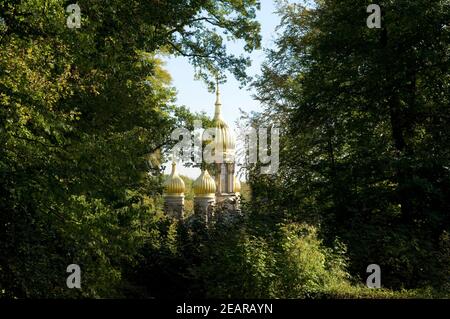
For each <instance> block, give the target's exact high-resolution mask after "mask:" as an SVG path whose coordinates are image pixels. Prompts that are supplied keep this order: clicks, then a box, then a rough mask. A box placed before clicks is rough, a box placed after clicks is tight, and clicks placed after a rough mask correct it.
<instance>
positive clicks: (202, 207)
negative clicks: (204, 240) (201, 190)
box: [194, 196, 216, 224]
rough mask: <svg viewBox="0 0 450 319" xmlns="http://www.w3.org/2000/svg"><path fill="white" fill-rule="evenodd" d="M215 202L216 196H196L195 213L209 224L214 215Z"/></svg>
mask: <svg viewBox="0 0 450 319" xmlns="http://www.w3.org/2000/svg"><path fill="white" fill-rule="evenodd" d="M215 204H216V199H215V196H196V197H195V198H194V211H195V215H196V216H198V217H199V218H200V219H201V220H202V221H204V222H205V223H206V224H209V223H210V222H211V221H212V219H213V217H214V208H215Z"/></svg>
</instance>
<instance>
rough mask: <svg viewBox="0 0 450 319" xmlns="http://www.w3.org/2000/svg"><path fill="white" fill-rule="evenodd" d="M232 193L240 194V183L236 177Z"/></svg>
mask: <svg viewBox="0 0 450 319" xmlns="http://www.w3.org/2000/svg"><path fill="white" fill-rule="evenodd" d="M234 192H235V193H240V192H241V182H240V181H239V179H238V178H236V177H235V178H234Z"/></svg>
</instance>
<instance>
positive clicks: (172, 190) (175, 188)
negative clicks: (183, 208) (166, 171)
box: [164, 162, 186, 195]
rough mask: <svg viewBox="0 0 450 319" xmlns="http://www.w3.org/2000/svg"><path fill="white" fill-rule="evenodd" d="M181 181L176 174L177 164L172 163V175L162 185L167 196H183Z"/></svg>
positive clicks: (182, 183)
mask: <svg viewBox="0 0 450 319" xmlns="http://www.w3.org/2000/svg"><path fill="white" fill-rule="evenodd" d="M185 188H186V187H185V185H184V181H183V179H182V178H181V177H180V176H179V175H178V173H177V164H176V163H175V162H173V163H172V173H171V174H170V176H169V178H168V179H167V180H166V182H165V183H164V190H165V193H166V194H167V195H183V194H184V190H185Z"/></svg>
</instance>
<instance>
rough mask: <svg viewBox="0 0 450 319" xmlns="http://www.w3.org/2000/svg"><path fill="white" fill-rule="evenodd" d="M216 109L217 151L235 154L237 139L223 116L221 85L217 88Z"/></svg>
mask: <svg viewBox="0 0 450 319" xmlns="http://www.w3.org/2000/svg"><path fill="white" fill-rule="evenodd" d="M215 106H216V109H215V112H214V126H215V129H216V131H215V139H214V143H215V144H214V146H215V148H216V150H217V151H219V152H222V153H224V154H225V155H232V154H234V150H235V147H236V141H235V138H234V135H233V132H232V131H231V129H230V128H229V127H228V124H227V123H225V121H224V120H223V118H222V103H221V102H220V92H219V85H218V84H217V89H216V104H215Z"/></svg>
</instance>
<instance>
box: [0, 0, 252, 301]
mask: <svg viewBox="0 0 450 319" xmlns="http://www.w3.org/2000/svg"><path fill="white" fill-rule="evenodd" d="M70 3H71V1H62V0H52V1H43V0H24V1H0V14H1V16H2V21H3V22H4V23H2V27H1V28H0V105H1V108H0V143H1V144H2V147H1V149H0V180H1V186H0V193H1V195H0V211H1V215H0V251H1V253H0V294H3V295H6V296H8V297H49V296H52V297H55V296H57V297H61V296H69V297H77V296H91V297H97V296H102V297H104V296H113V295H115V294H119V293H120V291H119V290H120V289H119V285H120V284H122V283H121V281H123V278H122V277H121V273H122V268H123V265H125V264H127V263H133V262H134V256H135V254H136V253H137V251H138V248H139V247H140V245H141V244H142V242H143V241H145V240H146V239H147V240H148V238H149V237H151V235H149V234H151V229H152V228H151V227H156V226H154V222H155V220H157V219H158V214H157V213H158V201H159V196H160V194H161V190H162V187H161V181H162V177H161V174H160V166H159V164H160V161H161V157H160V155H158V154H159V152H160V151H161V149H162V148H164V147H165V146H167V145H169V144H170V141H169V140H168V138H169V137H170V132H171V131H172V130H173V129H174V127H175V126H176V125H177V124H180V123H183V122H189V121H192V118H195V115H192V114H188V113H187V112H186V110H185V109H183V108H180V107H177V106H176V105H175V92H174V90H173V88H171V87H170V76H169V75H168V74H167V73H166V72H165V71H164V69H163V66H162V64H161V61H160V59H159V57H158V56H159V55H161V54H179V55H184V56H187V57H188V58H189V59H190V60H191V62H192V63H193V64H194V65H195V66H196V67H197V68H198V72H199V74H201V75H202V76H203V77H204V76H205V74H207V72H212V71H214V72H225V70H226V69H228V70H230V71H231V72H232V73H233V74H234V75H235V76H237V77H238V78H239V79H240V80H241V81H243V82H244V81H245V75H244V69H245V66H246V65H247V64H248V60H247V59H246V58H245V57H235V56H233V55H230V54H228V53H227V52H226V46H225V44H224V40H223V38H224V36H225V35H228V36H230V37H231V38H233V39H243V40H244V42H245V43H246V44H245V45H246V49H247V50H248V51H251V50H252V49H255V48H257V47H258V46H259V39H260V37H259V35H258V30H259V25H258V24H257V23H256V22H255V21H254V16H255V10H256V9H257V7H258V2H257V1H256V0H242V1H228V0H226V1H119V0H114V1H109V0H108V1H88V0H87V1H78V2H77V3H78V5H79V6H80V8H81V28H79V29H77V28H75V29H69V28H67V27H66V19H67V15H68V14H67V13H66V12H65V9H66V7H67V5H69V4H70ZM220 32H222V33H220ZM222 34H224V35H222ZM149 171H150V173H151V174H149ZM152 225H153V226H152ZM72 263H78V264H80V266H81V270H82V274H83V278H82V287H83V285H84V289H82V290H68V289H67V288H66V287H65V277H66V276H67V275H68V274H66V273H65V269H66V267H67V265H69V264H72Z"/></svg>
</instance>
